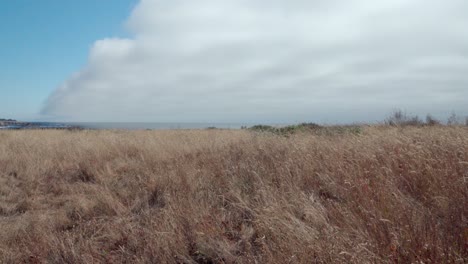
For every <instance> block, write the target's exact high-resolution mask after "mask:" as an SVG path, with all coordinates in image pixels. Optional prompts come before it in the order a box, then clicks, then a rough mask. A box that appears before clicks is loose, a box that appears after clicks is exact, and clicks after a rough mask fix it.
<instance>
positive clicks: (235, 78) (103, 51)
mask: <svg viewBox="0 0 468 264" xmlns="http://www.w3.org/2000/svg"><path fill="white" fill-rule="evenodd" d="M467 11H468V3H467V2H466V1H462V0H453V1H445V0H425V1H423V0H412V1H408V0H381V1H372V0H350V1H338V0H289V1H284V0H272V1H263V0H223V1H219V0H199V1H188V0H173V1H163V0H142V1H141V2H140V3H139V4H138V6H137V7H136V8H135V10H134V11H133V13H132V14H131V16H130V18H129V20H128V21H127V26H128V28H129V30H130V32H131V33H132V34H133V37H132V38H131V39H119V38H110V39H103V40H99V41H97V42H96V43H95V44H94V46H93V48H92V50H91V52H90V55H89V62H88V65H87V66H86V67H85V68H84V69H82V70H81V71H79V72H78V73H77V74H76V75H75V76H72V77H71V78H69V79H68V80H67V81H66V82H65V83H64V84H63V85H62V86H61V87H60V88H58V89H57V90H56V91H55V92H54V93H53V94H52V95H51V96H50V98H49V100H48V101H47V102H46V105H45V107H44V109H43V111H42V112H43V114H46V115H52V116H57V118H64V119H71V120H79V121H104V120H106V121H130V120H136V121H162V122H164V121H174V122H183V121H192V122H198V121H202V122H203V121H218V122H219V121H226V122H236V121H254V122H261V121H274V122H280V121H306V120H312V121H313V120H315V121H324V120H328V121H332V122H334V121H338V122H346V121H360V120H374V119H381V118H382V115H384V114H386V113H387V112H388V111H389V110H391V109H393V108H395V107H401V108H405V109H407V110H409V111H411V112H415V113H426V112H431V113H435V114H441V113H448V112H450V111H452V110H455V111H458V112H462V113H464V114H466V113H467V112H468V111H467V110H468V105H467V104H466V98H468V75H467V74H466V69H468V67H467V66H468V48H467V47H468V31H467V30H466V28H465V26H466V25H468V17H467V16H466V12H467Z"/></svg>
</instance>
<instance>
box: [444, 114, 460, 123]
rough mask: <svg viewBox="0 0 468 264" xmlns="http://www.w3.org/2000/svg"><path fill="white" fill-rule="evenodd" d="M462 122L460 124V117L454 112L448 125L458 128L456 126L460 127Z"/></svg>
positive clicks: (448, 120)
mask: <svg viewBox="0 0 468 264" xmlns="http://www.w3.org/2000/svg"><path fill="white" fill-rule="evenodd" d="M459 124H460V122H459V119H458V116H457V114H455V113H454V112H452V114H451V115H450V116H449V118H448V119H447V125H449V126H456V125H459Z"/></svg>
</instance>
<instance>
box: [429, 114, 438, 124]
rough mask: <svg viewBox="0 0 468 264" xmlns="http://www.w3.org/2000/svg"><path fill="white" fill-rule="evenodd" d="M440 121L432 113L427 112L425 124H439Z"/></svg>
mask: <svg viewBox="0 0 468 264" xmlns="http://www.w3.org/2000/svg"><path fill="white" fill-rule="evenodd" d="M440 124H441V123H440V121H439V120H437V119H435V118H434V117H433V116H432V115H430V114H428V115H427V116H426V125H428V126H438V125H440Z"/></svg>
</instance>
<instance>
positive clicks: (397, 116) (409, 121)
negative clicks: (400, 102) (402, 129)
mask: <svg viewBox="0 0 468 264" xmlns="http://www.w3.org/2000/svg"><path fill="white" fill-rule="evenodd" d="M385 124H386V125H390V126H422V125H424V122H423V121H422V120H421V119H420V118H419V117H418V116H409V115H408V114H407V113H406V112H403V111H402V110H396V111H395V112H393V114H392V115H391V116H389V117H388V118H387V119H386V120H385Z"/></svg>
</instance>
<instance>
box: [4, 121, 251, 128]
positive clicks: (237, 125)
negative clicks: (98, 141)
mask: <svg viewBox="0 0 468 264" xmlns="http://www.w3.org/2000/svg"><path fill="white" fill-rule="evenodd" d="M253 125H255V124H250V123H137V122H121V123H111V122H100V123H90V122H71V123H67V122H64V123H56V122H19V123H17V124H12V125H7V126H3V127H1V126H0V129H64V128H72V127H79V128H84V129H97V130H103V129H116V130H147V129H151V130H152V129H160V130H162V129H206V128H223V129H240V128H241V127H243V126H247V127H250V126H253Z"/></svg>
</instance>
